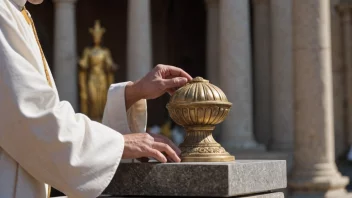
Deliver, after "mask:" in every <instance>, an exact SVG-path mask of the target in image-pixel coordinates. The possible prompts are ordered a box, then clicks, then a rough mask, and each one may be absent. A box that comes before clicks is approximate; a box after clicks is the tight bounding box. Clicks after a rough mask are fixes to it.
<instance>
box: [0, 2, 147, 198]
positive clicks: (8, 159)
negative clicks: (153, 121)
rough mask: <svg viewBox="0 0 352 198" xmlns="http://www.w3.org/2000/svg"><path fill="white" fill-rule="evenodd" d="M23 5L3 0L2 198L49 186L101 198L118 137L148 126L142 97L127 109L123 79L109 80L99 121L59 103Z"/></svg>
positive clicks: (31, 194)
mask: <svg viewBox="0 0 352 198" xmlns="http://www.w3.org/2000/svg"><path fill="white" fill-rule="evenodd" d="M25 3H26V0H0V113H1V115H0V198H45V197H47V193H48V192H47V188H46V184H49V185H51V186H53V187H55V188H56V189H58V190H60V191H61V192H63V193H65V194H66V195H67V196H68V197H72V198H81V197H82V198H83V197H84V198H95V197H98V196H99V195H100V194H101V193H102V191H103V190H104V189H105V188H106V186H107V185H108V184H109V182H110V181H111V179H112V177H113V176H114V174H115V171H116V169H117V167H118V165H119V163H120V162H121V156H122V153H123V148H124V139H123V136H122V134H125V133H130V132H144V131H145V126H146V116H147V114H146V101H145V100H141V101H138V102H137V103H136V104H134V105H133V106H132V107H131V108H130V109H129V110H128V111H127V112H126V107H125V86H126V83H118V84H113V85H111V87H110V89H109V93H108V99H107V103H106V107H105V112H104V117H103V124H100V123H97V122H94V121H92V120H90V119H89V118H88V117H86V116H85V115H83V114H79V113H75V112H74V110H73V108H72V106H71V105H70V103H69V102H67V101H60V100H59V96H58V93H57V90H56V87H55V83H53V86H52V87H50V86H49V85H48V83H47V79H46V76H45V71H44V65H43V61H42V57H41V54H40V49H39V46H38V45H37V42H36V40H35V36H34V33H33V30H32V28H31V26H30V25H29V24H28V23H27V21H26V20H25V19H24V17H23V15H22V14H21V12H20V10H21V8H22V7H23V6H24V4H25ZM58 69H59V68H58ZM50 78H51V79H52V75H51V74H50ZM52 81H53V80H52ZM53 82H54V81H53Z"/></svg>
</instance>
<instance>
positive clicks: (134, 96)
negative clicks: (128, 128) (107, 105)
mask: <svg viewBox="0 0 352 198" xmlns="http://www.w3.org/2000/svg"><path fill="white" fill-rule="evenodd" d="M141 93H142V92H141V91H140V90H139V85H138V82H129V83H127V85H126V87H125V103H126V110H128V109H129V108H130V107H131V106H132V105H133V104H134V103H136V102H137V101H138V100H140V99H142V94H141Z"/></svg>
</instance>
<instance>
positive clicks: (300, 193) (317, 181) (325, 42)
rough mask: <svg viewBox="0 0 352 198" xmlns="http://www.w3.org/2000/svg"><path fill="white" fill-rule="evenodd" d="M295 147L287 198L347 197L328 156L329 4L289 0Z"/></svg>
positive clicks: (331, 153)
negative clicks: (291, 24)
mask: <svg viewBox="0 0 352 198" xmlns="http://www.w3.org/2000/svg"><path fill="white" fill-rule="evenodd" d="M292 6H293V9H292V12H293V15H292V16H293V65H294V67H293V68H294V69H293V70H294V98H295V103H294V109H295V134H294V135H295V145H294V151H295V152H294V164H293V170H292V173H291V178H290V182H289V187H290V190H291V193H292V197H324V198H337V197H345V196H346V195H347V193H346V190H345V186H346V185H347V184H348V181H349V180H348V178H347V177H342V176H341V174H340V173H339V171H338V170H337V167H336V164H335V156H334V133H333V97H332V69H331V37H330V1H329V0H320V1H317V0H294V1H292Z"/></svg>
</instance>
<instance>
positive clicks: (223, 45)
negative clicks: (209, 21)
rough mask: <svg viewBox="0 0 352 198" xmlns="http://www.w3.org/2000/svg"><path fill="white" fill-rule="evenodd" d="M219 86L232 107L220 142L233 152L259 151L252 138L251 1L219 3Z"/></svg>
mask: <svg viewBox="0 0 352 198" xmlns="http://www.w3.org/2000/svg"><path fill="white" fill-rule="evenodd" d="M219 12H220V49H219V50H220V56H219V57H220V67H219V70H220V87H221V89H222V90H223V91H224V92H225V94H226V95H227V97H228V99H229V101H230V102H232V108H231V110H230V113H229V115H228V117H227V118H226V120H225V121H224V123H223V125H222V132H221V143H222V145H223V146H224V147H225V148H226V149H227V150H228V151H230V152H233V151H235V150H238V149H257V148H258V144H257V143H256V142H255V140H254V137H253V112H252V105H253V103H252V69H251V67H252V63H251V41H250V35H251V34H250V29H249V28H250V17H249V1H248V0H235V1H234V0H220V5H219Z"/></svg>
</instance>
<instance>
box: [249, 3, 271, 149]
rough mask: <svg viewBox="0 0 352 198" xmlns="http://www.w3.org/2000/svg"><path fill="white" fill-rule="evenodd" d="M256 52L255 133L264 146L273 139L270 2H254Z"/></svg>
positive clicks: (254, 41) (254, 66)
mask: <svg viewBox="0 0 352 198" xmlns="http://www.w3.org/2000/svg"><path fill="white" fill-rule="evenodd" d="M252 3H253V4H252V5H253V18H254V19H253V35H254V37H253V38H254V40H253V44H254V45H253V49H254V50H253V52H254V59H253V60H254V64H253V68H254V76H253V78H254V79H253V82H254V97H253V99H254V133H255V135H256V137H257V138H258V141H260V142H261V143H263V144H267V143H268V142H269V140H270V137H271V131H272V130H271V113H272V111H271V67H270V64H271V63H270V58H271V57H270V54H271V47H270V46H271V43H270V39H271V36H270V9H269V6H270V1H269V0H252Z"/></svg>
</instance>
